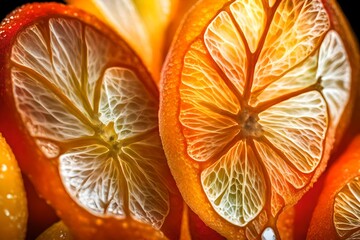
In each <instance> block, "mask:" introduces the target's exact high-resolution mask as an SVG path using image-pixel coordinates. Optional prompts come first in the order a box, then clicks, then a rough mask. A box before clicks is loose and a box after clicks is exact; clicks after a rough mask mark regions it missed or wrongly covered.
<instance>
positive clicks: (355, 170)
mask: <svg viewBox="0 0 360 240" xmlns="http://www.w3.org/2000/svg"><path fill="white" fill-rule="evenodd" d="M307 238H308V239H359V238H360V136H357V137H355V138H354V139H353V140H352V142H351V144H350V145H349V146H348V148H347V149H346V150H345V152H343V153H342V155H341V156H340V157H339V158H338V159H337V160H336V162H335V163H334V164H333V165H332V166H331V167H330V169H329V170H328V171H327V173H326V178H325V181H324V188H323V189H322V191H321V193H320V197H319V200H318V202H317V204H316V207H315V210H314V212H313V215H312V219H311V222H310V227H309V231H308V236H307Z"/></svg>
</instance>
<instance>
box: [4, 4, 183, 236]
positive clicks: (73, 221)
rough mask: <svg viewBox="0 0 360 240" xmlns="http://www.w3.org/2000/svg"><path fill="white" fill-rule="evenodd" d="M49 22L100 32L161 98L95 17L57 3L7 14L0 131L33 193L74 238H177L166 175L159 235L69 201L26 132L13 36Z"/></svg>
mask: <svg viewBox="0 0 360 240" xmlns="http://www.w3.org/2000/svg"><path fill="white" fill-rule="evenodd" d="M49 17H63V18H70V19H71V18H73V19H77V20H80V21H82V22H83V23H85V24H88V25H90V26H92V27H94V28H95V29H96V30H98V31H100V32H102V34H103V35H104V36H107V37H108V38H109V39H110V40H112V41H113V42H115V43H117V44H118V45H119V46H121V47H122V48H123V50H124V51H125V52H127V53H128V54H127V56H128V57H127V58H125V59H122V61H123V63H124V65H126V66H133V67H135V68H136V70H137V73H138V74H139V76H140V79H141V80H142V81H143V82H145V84H147V85H148V86H149V88H150V89H152V90H153V91H152V92H153V94H155V96H158V94H159V93H158V90H157V87H156V85H155V83H154V82H153V81H152V79H151V76H150V74H149V73H148V72H147V70H146V68H145V67H139V68H137V67H138V66H143V64H142V62H141V60H140V59H139V58H138V57H137V56H136V54H135V52H134V51H133V50H132V49H131V48H130V47H129V46H128V45H127V44H126V43H125V41H124V40H122V39H121V38H120V37H119V36H118V35H117V34H115V33H114V32H113V31H112V30H111V29H110V28H109V27H107V26H106V25H105V24H104V23H102V22H101V21H99V20H98V19H97V18H95V17H94V16H92V15H89V14H87V13H86V12H83V11H81V10H79V9H77V8H74V7H71V6H66V5H63V4H58V3H42V4H26V5H23V6H22V7H20V8H18V9H16V10H15V11H14V12H12V13H11V14H9V15H8V16H7V17H6V18H5V19H4V20H3V22H2V24H1V25H0V40H1V45H0V116H1V117H0V132H2V133H3V135H4V137H5V138H6V139H7V141H8V143H9V145H10V146H11V147H12V149H13V151H14V154H15V156H16V157H17V159H18V162H19V166H20V168H21V170H22V171H23V172H24V173H25V174H26V175H27V176H28V178H29V179H30V181H31V182H32V183H33V185H34V186H35V189H36V191H37V193H38V194H39V195H40V196H41V197H44V198H45V199H46V201H47V203H48V204H50V205H51V206H52V207H53V208H54V209H55V210H56V214H57V215H58V216H59V217H60V218H61V219H62V220H63V222H64V223H65V224H66V225H67V226H68V227H69V229H70V231H71V232H72V233H73V235H74V236H75V237H76V239H139V238H140V239H162V238H163V237H164V236H163V233H165V235H167V236H168V237H169V238H170V239H176V238H177V237H178V234H179V230H180V226H179V225H180V224H179V222H180V217H181V211H182V207H181V206H182V199H181V197H180V195H179V193H178V192H177V188H176V185H175V183H173V179H172V177H171V176H170V174H169V176H164V177H165V179H166V181H167V182H168V184H169V186H171V187H173V189H171V192H170V193H169V196H170V199H169V201H170V203H169V205H170V212H169V214H168V216H167V218H166V219H165V222H164V224H163V226H162V228H161V231H162V232H163V233H162V232H160V231H159V230H156V229H154V228H153V227H152V226H150V225H148V224H144V223H141V222H138V221H135V220H132V219H124V220H122V219H116V218H101V217H97V216H94V215H92V214H91V213H89V212H88V211H86V210H85V209H83V208H82V207H80V206H79V205H78V204H77V203H76V202H75V201H74V200H72V198H71V197H70V195H69V194H68V193H67V192H66V190H65V188H64V186H63V184H62V181H61V178H60V175H59V171H58V167H57V163H56V162H54V161H51V160H49V159H47V158H46V157H45V156H44V155H43V153H42V152H41V151H40V149H39V148H38V147H37V145H36V143H35V141H34V139H33V138H32V137H31V136H30V134H29V133H28V131H27V129H26V127H25V126H24V123H23V122H22V120H21V117H20V114H19V113H18V112H17V111H16V110H15V109H16V107H15V101H14V99H13V94H12V82H11V80H10V71H9V70H10V64H9V61H8V60H9V59H10V53H11V47H12V43H13V42H14V39H15V38H16V35H17V33H18V32H20V31H21V30H22V29H24V28H25V27H26V26H29V25H31V24H34V23H36V22H37V21H40V20H43V19H47V18H49ZM165 174H166V173H164V175H165ZM173 206H176V207H175V208H174V207H173ZM178 206H180V207H178ZM39 214H40V213H39Z"/></svg>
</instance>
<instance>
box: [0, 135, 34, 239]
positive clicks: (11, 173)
mask: <svg viewBox="0 0 360 240" xmlns="http://www.w3.org/2000/svg"><path fill="white" fill-rule="evenodd" d="M27 217H28V209H27V201H26V193H25V189H24V183H23V180H22V176H21V172H20V168H19V166H18V164H17V162H16V159H15V156H14V154H13V152H12V150H11V148H10V147H9V145H8V144H7V143H6V140H5V139H4V138H3V136H2V135H1V133H0V233H1V237H2V238H3V239H14V240H21V239H25V236H26V223H27Z"/></svg>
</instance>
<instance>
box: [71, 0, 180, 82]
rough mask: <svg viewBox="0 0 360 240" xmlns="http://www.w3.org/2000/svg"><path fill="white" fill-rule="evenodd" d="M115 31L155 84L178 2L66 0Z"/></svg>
mask: <svg viewBox="0 0 360 240" xmlns="http://www.w3.org/2000/svg"><path fill="white" fill-rule="evenodd" d="M67 2H68V3H69V4H71V5H74V6H76V7H79V8H81V9H84V10H85V11H88V12H90V13H92V14H94V15H96V16H97V17H99V18H100V19H101V20H103V21H104V22H106V23H107V24H109V25H110V26H111V27H112V28H113V29H115V30H116V31H117V32H118V33H119V34H120V35H121V36H122V37H123V38H125V39H126V41H127V42H128V43H129V44H130V45H131V46H132V47H133V48H134V50H135V51H136V52H137V53H138V54H139V55H140V56H141V57H142V60H143V61H144V63H145V64H146V65H147V66H148V68H149V69H150V71H151V73H152V75H153V77H154V78H155V81H156V82H158V81H159V72H160V68H161V64H162V61H163V58H164V55H163V52H164V41H165V37H166V36H165V34H166V29H167V26H168V24H169V23H170V21H171V19H172V17H173V14H174V12H175V9H176V7H177V5H178V0H147V1H139V0H121V1H103V0H91V1H83V0H67Z"/></svg>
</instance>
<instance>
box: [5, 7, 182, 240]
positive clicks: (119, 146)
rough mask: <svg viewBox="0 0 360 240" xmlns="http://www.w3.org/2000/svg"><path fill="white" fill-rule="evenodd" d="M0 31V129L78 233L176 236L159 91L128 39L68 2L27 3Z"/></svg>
mask: <svg viewBox="0 0 360 240" xmlns="http://www.w3.org/2000/svg"><path fill="white" fill-rule="evenodd" d="M0 33H1V43H2V44H1V49H0V53H1V59H0V65H1V66H3V68H2V69H1V73H0V79H1V85H0V92H1V98H0V115H1V116H2V117H1V120H0V130H1V131H3V133H4V136H5V137H9V144H10V146H12V147H13V149H14V153H15V155H16V156H17V157H18V159H19V163H20V167H21V168H22V170H23V171H24V172H25V173H26V174H27V175H28V176H29V178H30V180H31V181H32V182H33V184H34V185H35V187H36V189H37V191H38V193H39V194H40V195H41V196H43V197H44V198H45V199H46V200H47V201H48V202H49V203H50V204H51V205H52V206H53V207H54V208H55V209H56V211H57V214H58V215H59V217H60V218H61V219H62V220H63V221H64V223H65V224H66V225H67V226H68V227H69V228H70V230H71V231H73V233H74V235H75V237H77V238H84V239H89V238H90V237H91V238H96V239H102V238H105V239H111V238H116V239H118V238H121V236H129V234H134V236H143V237H144V238H146V236H151V235H152V234H151V233H152V232H153V231H155V229H160V230H162V231H163V232H164V233H165V234H167V235H168V236H169V237H176V236H177V234H178V233H179V227H180V226H179V224H178V223H179V222H178V219H179V218H180V217H181V205H180V207H178V206H176V205H177V204H178V202H180V203H181V202H182V199H181V197H180V195H179V194H178V192H177V190H176V185H175V183H174V182H173V180H172V177H171V174H170V171H169V169H168V166H167V164H166V159H165V155H164V152H163V150H162V145H161V142H160V137H159V130H158V90H157V87H156V85H155V84H154V82H153V81H152V79H151V76H150V74H149V73H148V72H147V71H146V68H145V66H143V64H142V63H141V60H140V59H139V58H138V57H137V55H136V54H135V53H134V52H133V51H132V50H131V48H130V47H129V46H128V45H127V44H126V43H125V41H123V40H122V39H121V38H119V36H118V35H116V34H115V33H114V32H112V31H111V30H110V29H109V28H108V27H106V26H105V25H104V24H103V23H101V22H100V21H98V20H97V19H96V18H95V17H92V16H90V15H88V14H87V13H85V12H82V11H80V10H77V9H75V8H73V7H68V6H65V5H61V4H31V5H25V6H23V7H21V8H20V9H18V10H16V11H15V12H13V13H12V14H11V15H9V16H8V18H6V19H5V20H4V22H3V24H2V25H1V28H0ZM174 206H176V208H174ZM178 212H179V214H178ZM139 233H141V235H139ZM136 234H138V235H136Z"/></svg>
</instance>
